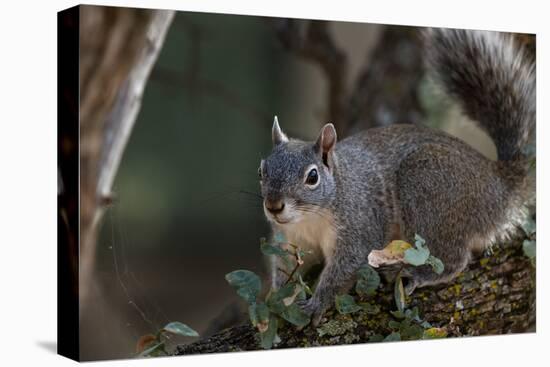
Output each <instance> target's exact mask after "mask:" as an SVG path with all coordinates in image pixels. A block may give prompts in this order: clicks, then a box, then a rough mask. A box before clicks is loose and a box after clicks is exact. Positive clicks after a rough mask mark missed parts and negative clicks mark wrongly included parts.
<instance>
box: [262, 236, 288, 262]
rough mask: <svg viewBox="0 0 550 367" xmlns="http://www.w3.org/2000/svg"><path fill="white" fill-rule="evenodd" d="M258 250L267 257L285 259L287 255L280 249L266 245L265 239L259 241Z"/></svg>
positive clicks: (286, 252)
mask: <svg viewBox="0 0 550 367" xmlns="http://www.w3.org/2000/svg"><path fill="white" fill-rule="evenodd" d="M260 250H261V251H262V253H263V254H264V255H267V256H272V255H274V256H279V257H283V258H286V257H287V256H288V255H289V253H288V251H285V250H283V249H282V248H281V247H279V246H277V245H271V244H269V243H267V242H266V240H265V238H262V239H260Z"/></svg>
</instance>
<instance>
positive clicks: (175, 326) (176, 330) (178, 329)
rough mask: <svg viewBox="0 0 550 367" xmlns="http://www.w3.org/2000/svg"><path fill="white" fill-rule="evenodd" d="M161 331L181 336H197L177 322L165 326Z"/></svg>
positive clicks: (197, 334) (193, 331) (187, 327)
mask: <svg viewBox="0 0 550 367" xmlns="http://www.w3.org/2000/svg"><path fill="white" fill-rule="evenodd" d="M163 330H164V331H167V332H169V333H172V334H176V335H181V336H199V333H197V332H196V331H195V330H193V329H191V328H190V327H189V326H187V325H185V324H184V323H181V322H178V321H174V322H171V323H169V324H167V325H166V326H165V327H164V328H163Z"/></svg>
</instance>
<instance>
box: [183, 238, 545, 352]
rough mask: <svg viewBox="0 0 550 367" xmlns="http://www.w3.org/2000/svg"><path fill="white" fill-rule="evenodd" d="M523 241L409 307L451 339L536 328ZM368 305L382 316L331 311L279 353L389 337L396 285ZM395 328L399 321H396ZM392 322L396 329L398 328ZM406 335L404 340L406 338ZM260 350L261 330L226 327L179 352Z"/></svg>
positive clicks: (531, 272)
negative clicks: (259, 334)
mask: <svg viewBox="0 0 550 367" xmlns="http://www.w3.org/2000/svg"><path fill="white" fill-rule="evenodd" d="M522 241H523V239H517V240H515V241H511V242H510V243H508V244H503V245H500V246H494V247H493V249H492V253H490V254H488V253H486V254H484V255H481V256H477V257H474V259H473V260H472V261H471V262H470V264H469V266H468V268H467V269H466V270H465V271H464V272H463V273H462V274H460V275H459V276H458V277H457V278H456V279H455V280H454V281H453V282H451V283H449V284H445V285H440V286H435V287H426V288H422V289H417V290H416V291H415V292H414V293H413V294H412V295H411V296H410V297H408V298H407V308H409V309H412V308H414V307H418V309H419V314H420V317H421V318H422V319H423V320H425V321H427V322H429V323H430V324H431V325H432V326H433V327H438V328H442V329H444V330H445V331H446V333H447V336H448V337H460V336H475V335H497V334H508V333H521V332H532V331H534V330H535V267H534V265H533V263H532V261H531V260H530V259H528V258H527V257H526V256H525V255H524V254H523V250H522V246H521V244H522ZM358 301H361V302H368V303H370V304H371V305H373V306H375V307H376V308H378V309H379V310H378V312H370V313H369V312H366V311H363V310H361V311H358V312H356V313H353V314H348V315H340V314H338V313H337V312H336V311H335V310H333V309H331V310H329V311H328V312H327V313H326V314H325V317H324V318H323V320H322V322H321V324H320V325H319V326H318V327H316V328H314V327H311V326H308V327H306V328H304V329H303V330H297V329H296V328H295V327H293V326H291V325H289V324H287V323H285V324H284V325H281V326H280V329H279V333H278V334H279V336H280V339H281V342H280V343H279V344H277V346H275V347H274V348H275V349H280V348H293V347H309V346H321V345H341V344H356V343H366V342H369V339H371V337H373V336H375V335H382V336H387V335H389V334H390V333H391V332H393V331H396V330H395V329H392V327H391V326H392V323H390V321H392V320H394V321H399V320H398V319H396V318H395V317H394V316H393V315H392V313H391V311H395V310H396V306H395V302H394V298H393V285H392V284H389V283H388V284H383V286H382V287H381V288H380V289H379V290H378V291H377V294H376V295H374V296H372V297H368V298H365V299H361V300H359V299H358ZM394 324H395V323H394ZM394 324H393V325H394ZM407 338H408V337H407V336H406V335H402V339H407ZM258 349H261V346H260V344H259V339H258V335H257V331H256V330H255V329H254V328H253V327H252V326H250V325H249V324H246V325H241V326H236V327H232V328H229V329H225V330H223V331H221V332H219V333H217V334H215V335H213V336H212V337H210V338H207V339H204V340H200V341H197V342H195V343H192V344H188V345H180V346H178V347H177V348H176V350H175V352H174V354H175V355H183V354H196V353H219V352H232V351H243V350H258Z"/></svg>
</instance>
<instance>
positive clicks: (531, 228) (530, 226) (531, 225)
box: [521, 218, 537, 236]
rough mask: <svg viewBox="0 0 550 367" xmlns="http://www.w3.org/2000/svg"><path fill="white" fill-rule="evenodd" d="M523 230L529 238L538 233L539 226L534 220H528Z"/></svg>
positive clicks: (523, 224) (522, 225)
mask: <svg viewBox="0 0 550 367" xmlns="http://www.w3.org/2000/svg"><path fill="white" fill-rule="evenodd" d="M521 228H522V229H523V232H525V234H526V235H527V236H531V235H533V234H534V233H536V232H537V224H536V223H535V221H534V220H533V219H532V218H527V219H526V220H525V221H524V222H523V223H522V224H521Z"/></svg>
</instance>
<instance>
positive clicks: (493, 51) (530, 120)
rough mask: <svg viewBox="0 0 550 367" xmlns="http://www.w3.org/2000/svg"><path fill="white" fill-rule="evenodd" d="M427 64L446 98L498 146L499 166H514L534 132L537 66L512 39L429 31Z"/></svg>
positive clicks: (478, 33) (480, 33) (488, 34)
mask: <svg viewBox="0 0 550 367" xmlns="http://www.w3.org/2000/svg"><path fill="white" fill-rule="evenodd" d="M425 42H426V50H427V53H426V55H427V62H428V66H429V68H430V69H431V70H432V71H434V72H435V74H436V76H437V78H438V79H439V80H440V81H441V82H442V84H443V87H444V88H445V89H446V91H447V93H449V94H450V95H451V96H453V97H455V98H456V99H458V101H459V103H460V104H461V105H462V108H463V110H464V112H465V113H466V114H467V115H468V116H469V117H470V118H471V119H472V120H474V121H476V122H477V123H478V124H479V125H480V126H481V128H483V129H484V130H485V131H486V132H487V133H488V134H489V135H490V136H491V138H492V139H493V141H494V142H495V144H496V147H497V152H498V159H499V160H516V159H519V158H521V157H523V156H524V153H523V151H524V148H525V146H526V145H527V144H528V143H529V142H530V138H531V135H532V134H534V130H535V114H536V105H535V63H534V61H531V60H530V58H529V57H528V55H527V54H526V51H525V50H524V48H523V47H520V45H519V44H517V43H516V42H515V40H514V39H513V38H512V36H511V35H509V34H503V33H500V32H489V31H469V30H457V29H430V30H429V31H427V32H426V34H425Z"/></svg>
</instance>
